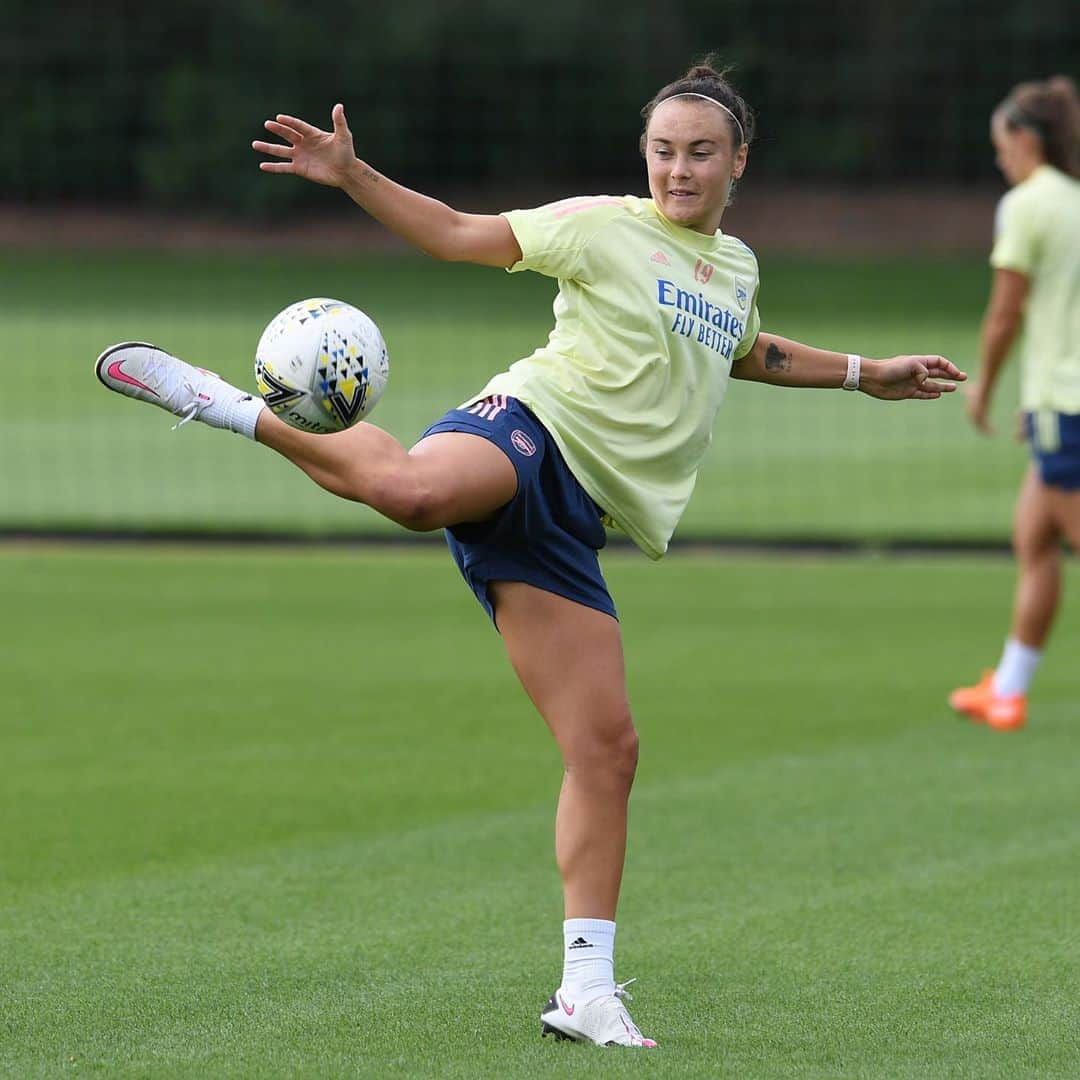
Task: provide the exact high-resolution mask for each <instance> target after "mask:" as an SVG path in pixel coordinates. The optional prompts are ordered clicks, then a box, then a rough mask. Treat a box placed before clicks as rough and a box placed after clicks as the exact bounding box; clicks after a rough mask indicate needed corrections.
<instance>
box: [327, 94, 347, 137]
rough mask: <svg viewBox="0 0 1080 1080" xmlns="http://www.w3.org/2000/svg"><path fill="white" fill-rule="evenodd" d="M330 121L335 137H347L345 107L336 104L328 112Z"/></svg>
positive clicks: (339, 103)
mask: <svg viewBox="0 0 1080 1080" xmlns="http://www.w3.org/2000/svg"><path fill="white" fill-rule="evenodd" d="M330 119H331V120H332V121H333V124H334V134H335V135H348V134H349V122H348V121H347V120H346V119H345V106H344V105H342V104H341V102H338V103H337V105H335V106H334V107H333V108H332V109H331V110H330Z"/></svg>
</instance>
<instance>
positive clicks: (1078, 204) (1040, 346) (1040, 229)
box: [990, 165, 1080, 413]
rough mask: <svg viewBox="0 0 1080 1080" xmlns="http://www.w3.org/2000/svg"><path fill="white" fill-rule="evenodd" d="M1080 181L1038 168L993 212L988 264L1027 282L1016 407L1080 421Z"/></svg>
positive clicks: (1051, 169) (1044, 166) (1045, 168)
mask: <svg viewBox="0 0 1080 1080" xmlns="http://www.w3.org/2000/svg"><path fill="white" fill-rule="evenodd" d="M1078 238H1080V181H1077V180H1074V179H1072V178H1071V177H1069V176H1066V175H1065V173H1063V172H1061V171H1060V170H1058V169H1055V168H1053V167H1052V166H1050V165H1041V166H1039V168H1038V169H1036V170H1035V171H1034V172H1033V173H1032V174H1031V175H1030V176H1029V177H1028V178H1027V179H1026V180H1025V181H1023V182H1022V183H1020V184H1017V185H1016V187H1014V188H1013V189H1012V190H1011V191H1009V192H1008V194H1006V195H1005V196H1004V197H1003V198H1002V200H1001V202H1000V203H999V204H998V212H997V222H996V225H995V239H994V250H993V252H992V253H991V255H990V264H991V266H993V267H995V268H996V269H999V270H1015V271H1016V272H1017V273H1020V274H1023V275H1024V276H1025V277H1026V278H1027V279H1028V281H1029V288H1028V299H1027V308H1026V311H1025V316H1024V344H1023V352H1022V359H1023V364H1022V370H1021V377H1020V401H1021V406H1022V407H1023V408H1024V409H1025V410H1027V411H1036V410H1039V409H1052V410H1054V411H1055V412H1063V413H1080V240H1078Z"/></svg>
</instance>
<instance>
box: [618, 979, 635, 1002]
mask: <svg viewBox="0 0 1080 1080" xmlns="http://www.w3.org/2000/svg"><path fill="white" fill-rule="evenodd" d="M633 982H637V978H636V977H635V978H633V979H627V980H626V982H624V983H616V984H615V996H616V997H617V998H618V999H619V1000H620V1001H633V1000H634V995H633V994H631V993H630V991H629V990H627V989H626V988H627V987H628V986H629V985H630V984H631V983H633Z"/></svg>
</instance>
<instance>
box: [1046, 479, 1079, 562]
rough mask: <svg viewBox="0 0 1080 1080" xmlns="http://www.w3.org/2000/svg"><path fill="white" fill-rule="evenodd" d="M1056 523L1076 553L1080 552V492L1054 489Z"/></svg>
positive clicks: (1053, 508)
mask: <svg viewBox="0 0 1080 1080" xmlns="http://www.w3.org/2000/svg"><path fill="white" fill-rule="evenodd" d="M1050 503H1051V506H1052V510H1053V514H1054V522H1055V524H1056V526H1057V528H1058V530H1059V531H1060V533H1061V535H1063V536H1064V537H1065V539H1066V540H1068V542H1069V546H1070V547H1071V548H1072V549H1073V551H1075V552H1080V490H1076V491H1069V490H1065V489H1061V488H1054V489H1051V491H1050Z"/></svg>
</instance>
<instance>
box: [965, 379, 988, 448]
mask: <svg viewBox="0 0 1080 1080" xmlns="http://www.w3.org/2000/svg"><path fill="white" fill-rule="evenodd" d="M964 397H965V398H966V399H967V403H966V405H965V408H966V410H967V416H968V419H969V420H970V421H971V422H972V423H973V424H974V425H975V427H976V429H977V430H978V431H981V432H982V433H983V434H984V435H993V434H994V428H993V426H992V425H991V423H990V393H989V389H988V387H987V385H986V383H984V382H983V381H982V380H981V379H976V380H975V381H974V382H973V383H972V384H971V385H970V386H966V387H965V388H964Z"/></svg>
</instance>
